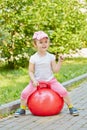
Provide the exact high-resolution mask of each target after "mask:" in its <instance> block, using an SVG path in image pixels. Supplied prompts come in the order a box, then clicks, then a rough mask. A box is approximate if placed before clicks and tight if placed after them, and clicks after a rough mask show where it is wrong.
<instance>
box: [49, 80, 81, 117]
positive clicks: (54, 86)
mask: <svg viewBox="0 0 87 130" xmlns="http://www.w3.org/2000/svg"><path fill="white" fill-rule="evenodd" d="M49 83H50V86H51V89H52V90H54V91H55V92H57V93H58V94H59V95H60V96H61V97H63V99H64V102H65V103H66V104H67V106H68V108H69V111H70V114H72V115H74V116H77V115H79V113H78V110H77V109H76V108H74V107H73V105H72V102H71V100H70V97H69V95H68V92H67V90H66V89H65V88H64V87H63V86H62V85H61V84H60V83H59V82H58V81H57V80H56V79H55V78H54V79H52V80H51V81H50V82H49Z"/></svg>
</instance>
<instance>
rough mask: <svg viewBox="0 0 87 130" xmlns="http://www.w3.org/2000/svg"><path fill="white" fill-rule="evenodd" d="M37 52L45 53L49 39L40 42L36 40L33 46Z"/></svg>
mask: <svg viewBox="0 0 87 130" xmlns="http://www.w3.org/2000/svg"><path fill="white" fill-rule="evenodd" d="M35 46H36V48H37V50H38V52H41V53H43V52H46V51H47V49H48V47H49V39H48V38H43V39H41V40H36V44H35Z"/></svg>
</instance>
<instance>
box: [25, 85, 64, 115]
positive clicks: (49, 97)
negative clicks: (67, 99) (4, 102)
mask: <svg viewBox="0 0 87 130" xmlns="http://www.w3.org/2000/svg"><path fill="white" fill-rule="evenodd" d="M27 105H28V108H29V110H30V111H31V113H32V114H33V115H37V116H51V115H56V114H58V113H60V111H61V110H62V108H63V106H64V101H63V98H62V97H60V96H59V95H58V94H57V93H56V92H54V91H53V90H51V89H50V86H49V85H48V84H44V83H42V84H41V83H40V86H38V87H37V90H36V91H35V92H34V93H33V94H32V95H31V96H30V97H29V98H28V102H27Z"/></svg>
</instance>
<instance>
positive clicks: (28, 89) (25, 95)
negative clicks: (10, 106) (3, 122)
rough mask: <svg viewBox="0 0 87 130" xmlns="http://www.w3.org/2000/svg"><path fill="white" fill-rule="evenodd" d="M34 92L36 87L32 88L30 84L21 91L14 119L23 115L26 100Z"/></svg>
mask: <svg viewBox="0 0 87 130" xmlns="http://www.w3.org/2000/svg"><path fill="white" fill-rule="evenodd" d="M35 90H36V87H33V85H32V82H30V84H29V85H28V86H27V87H26V88H25V89H24V90H23V91H22V93H21V103H20V109H18V110H17V111H16V112H15V117H18V116H19V115H24V114H25V110H26V106H27V99H28V97H29V96H30V95H31V94H32V93H33V92H34V91H35Z"/></svg>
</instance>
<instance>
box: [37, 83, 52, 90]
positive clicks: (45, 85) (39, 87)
mask: <svg viewBox="0 0 87 130" xmlns="http://www.w3.org/2000/svg"><path fill="white" fill-rule="evenodd" d="M44 87H45V88H50V84H49V83H47V82H39V85H38V86H37V90H39V89H41V88H44Z"/></svg>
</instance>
